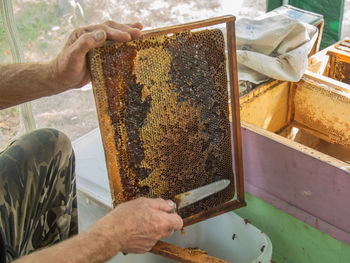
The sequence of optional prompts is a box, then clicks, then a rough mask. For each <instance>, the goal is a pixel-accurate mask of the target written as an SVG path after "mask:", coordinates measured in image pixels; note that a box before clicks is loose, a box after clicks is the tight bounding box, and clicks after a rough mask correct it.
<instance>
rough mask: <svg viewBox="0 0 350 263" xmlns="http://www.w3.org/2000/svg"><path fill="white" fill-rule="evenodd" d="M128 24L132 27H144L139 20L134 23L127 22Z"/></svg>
mask: <svg viewBox="0 0 350 263" xmlns="http://www.w3.org/2000/svg"><path fill="white" fill-rule="evenodd" d="M127 25H128V26H130V27H133V28H138V29H140V30H142V29H143V25H142V24H141V23H139V22H136V23H134V24H127Z"/></svg>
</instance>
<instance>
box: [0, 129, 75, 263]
mask: <svg viewBox="0 0 350 263" xmlns="http://www.w3.org/2000/svg"><path fill="white" fill-rule="evenodd" d="M77 219H78V217H77V198H76V188H75V173H74V154H73V150H72V146H71V143H70V141H69V139H68V138H67V137H66V136H65V135H64V134H63V133H61V132H59V131H57V130H54V129H40V130H36V131H33V132H31V133H28V134H25V135H23V136H22V137H20V138H18V139H17V140H15V141H13V142H12V143H11V144H10V145H9V146H8V147H7V149H6V150H4V151H3V152H1V153H0V234H1V236H0V241H2V242H0V245H1V243H3V247H2V251H1V253H2V255H3V256H4V255H5V257H6V259H7V262H10V261H12V260H14V259H16V258H18V257H21V256H24V255H26V254H28V253H30V252H32V251H34V250H36V249H39V248H42V247H45V246H49V245H51V244H54V243H56V242H59V241H61V240H63V239H66V238H68V237H69V236H71V235H74V234H76V233H77V232H78V222H77ZM1 239H2V240H1ZM0 260H1V258H0ZM3 260H4V259H3ZM1 262H3V261H1Z"/></svg>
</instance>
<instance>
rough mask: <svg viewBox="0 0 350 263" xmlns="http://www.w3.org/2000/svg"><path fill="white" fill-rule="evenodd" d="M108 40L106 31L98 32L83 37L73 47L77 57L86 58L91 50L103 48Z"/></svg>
mask: <svg viewBox="0 0 350 263" xmlns="http://www.w3.org/2000/svg"><path fill="white" fill-rule="evenodd" d="M106 38H107V34H106V32H105V31H103V30H96V31H93V32H89V33H85V34H83V35H81V36H80V37H79V38H78V39H77V41H75V43H74V44H73V45H72V47H73V49H74V51H75V53H76V54H77V55H81V56H85V55H86V54H87V53H88V52H89V50H90V49H92V48H96V47H100V46H102V45H103V43H104V42H105V40H106Z"/></svg>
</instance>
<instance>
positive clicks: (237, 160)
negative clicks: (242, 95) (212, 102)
mask: <svg viewBox="0 0 350 263" xmlns="http://www.w3.org/2000/svg"><path fill="white" fill-rule="evenodd" d="M226 30H227V51H228V73H229V85H230V99H231V113H232V116H231V117H232V125H231V135H232V142H233V145H232V146H233V160H232V162H233V163H234V165H235V166H234V169H235V179H236V189H237V199H238V200H239V201H240V202H242V203H244V179H243V160H242V136H241V120H240V106H239V102H240V101H239V89H238V73H237V72H238V69H237V68H238V67H237V54H236V33H235V21H230V22H227V23H226Z"/></svg>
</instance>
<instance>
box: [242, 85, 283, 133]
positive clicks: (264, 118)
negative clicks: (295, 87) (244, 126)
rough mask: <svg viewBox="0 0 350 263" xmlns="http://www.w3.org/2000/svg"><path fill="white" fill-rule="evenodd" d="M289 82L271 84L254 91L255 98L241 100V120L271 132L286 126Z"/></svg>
mask: <svg viewBox="0 0 350 263" xmlns="http://www.w3.org/2000/svg"><path fill="white" fill-rule="evenodd" d="M289 90H290V84H289V82H277V84H276V85H273V84H272V83H271V85H270V86H265V87H264V88H263V89H260V90H259V91H256V93H255V94H254V95H255V96H250V97H245V98H242V99H241V118H242V120H243V121H246V122H249V123H251V124H254V125H256V126H259V127H262V128H264V129H266V130H268V131H271V132H277V131H279V130H281V129H282V128H283V127H284V126H286V125H287V124H288V112H289Z"/></svg>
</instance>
